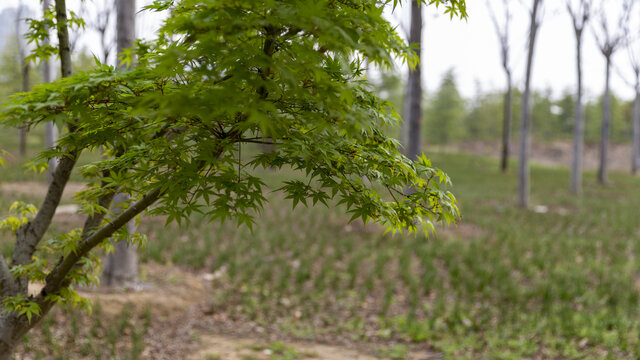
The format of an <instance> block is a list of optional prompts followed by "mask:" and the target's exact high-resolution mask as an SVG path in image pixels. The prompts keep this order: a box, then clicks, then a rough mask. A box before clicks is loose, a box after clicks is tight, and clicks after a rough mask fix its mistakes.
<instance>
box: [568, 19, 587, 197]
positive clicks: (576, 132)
mask: <svg viewBox="0 0 640 360" xmlns="http://www.w3.org/2000/svg"><path fill="white" fill-rule="evenodd" d="M576 71H577V76H578V84H577V88H576V118H575V124H574V128H573V161H572V164H571V192H572V193H574V194H576V195H578V194H580V193H581V192H582V151H583V150H582V149H583V147H584V115H583V106H582V91H583V90H582V29H579V30H576Z"/></svg>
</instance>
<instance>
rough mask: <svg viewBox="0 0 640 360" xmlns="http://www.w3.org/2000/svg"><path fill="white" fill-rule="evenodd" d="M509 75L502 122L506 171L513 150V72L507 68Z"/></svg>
mask: <svg viewBox="0 0 640 360" xmlns="http://www.w3.org/2000/svg"><path fill="white" fill-rule="evenodd" d="M505 72H506V75H507V92H506V93H505V94H504V119H503V124H502V155H501V161H500V170H502V172H503V173H504V172H506V171H507V168H508V166H509V152H510V150H511V118H512V110H511V94H512V89H511V72H510V71H509V70H508V69H506V70H505Z"/></svg>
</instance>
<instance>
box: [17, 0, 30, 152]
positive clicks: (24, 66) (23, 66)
mask: <svg viewBox="0 0 640 360" xmlns="http://www.w3.org/2000/svg"><path fill="white" fill-rule="evenodd" d="M23 9H24V5H23V4H22V2H20V3H19V4H18V10H17V11H16V41H17V45H18V54H19V61H20V70H21V71H20V75H21V77H22V91H23V92H27V91H29V70H30V67H29V63H27V62H26V61H25V58H26V57H27V49H26V45H25V41H24V39H23V36H22V35H23V34H22V27H21V26H20V25H21V24H22V21H23V20H22V10H23ZM18 139H19V145H18V152H19V154H20V156H25V155H27V128H26V127H25V126H21V127H20V130H19V137H18Z"/></svg>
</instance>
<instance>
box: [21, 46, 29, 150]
mask: <svg viewBox="0 0 640 360" xmlns="http://www.w3.org/2000/svg"><path fill="white" fill-rule="evenodd" d="M24 51H25V50H24V49H22V50H20V53H21V55H20V65H21V67H22V91H23V92H27V91H29V70H30V69H31V67H30V66H29V63H27V62H26V61H25V60H24V58H25V56H24ZM25 155H27V128H26V127H25V126H21V127H20V156H25Z"/></svg>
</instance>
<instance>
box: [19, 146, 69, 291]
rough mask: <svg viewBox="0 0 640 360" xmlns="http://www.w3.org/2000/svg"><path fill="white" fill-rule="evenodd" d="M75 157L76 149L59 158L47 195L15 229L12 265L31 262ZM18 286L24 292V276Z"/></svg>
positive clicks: (49, 221) (67, 178) (25, 289)
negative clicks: (27, 218)
mask: <svg viewBox="0 0 640 360" xmlns="http://www.w3.org/2000/svg"><path fill="white" fill-rule="evenodd" d="M77 158H78V152H77V151H73V152H71V154H69V155H68V156H65V157H62V158H60V163H59V164H58V166H57V168H56V170H55V172H54V173H53V179H52V180H51V184H50V185H49V188H48V190H47V195H46V196H45V198H44V201H43V202H42V205H41V206H40V209H39V210H38V213H37V214H36V216H35V218H34V219H33V220H31V221H30V222H28V223H27V224H25V225H23V226H22V227H20V229H18V231H16V247H15V249H14V250H13V256H12V261H11V262H12V266H15V265H26V264H29V263H30V262H31V257H32V256H33V254H34V252H35V251H36V247H37V246H38V243H39V242H40V240H42V237H43V236H44V233H45V232H46V231H47V229H48V228H49V225H50V224H51V220H52V219H53V215H54V214H55V212H56V209H57V208H58V205H59V204H60V199H61V198H62V193H63V192H64V188H65V186H66V185H67V182H68V181H69V177H70V176H71V171H72V170H73V167H74V166H75V164H76V160H77ZM18 287H19V289H18V290H19V291H20V292H22V293H24V294H26V292H27V279H26V278H24V277H23V278H19V279H18Z"/></svg>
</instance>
